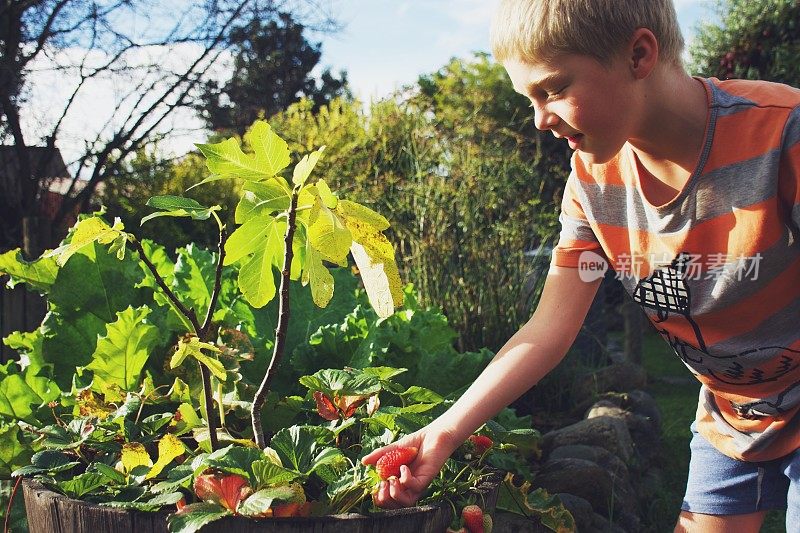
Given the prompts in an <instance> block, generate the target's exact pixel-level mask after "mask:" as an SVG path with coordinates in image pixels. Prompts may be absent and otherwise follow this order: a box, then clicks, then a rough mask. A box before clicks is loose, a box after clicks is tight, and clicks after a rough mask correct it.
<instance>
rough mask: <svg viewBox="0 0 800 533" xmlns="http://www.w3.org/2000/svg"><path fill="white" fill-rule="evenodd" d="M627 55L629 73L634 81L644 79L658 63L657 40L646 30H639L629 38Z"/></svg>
mask: <svg viewBox="0 0 800 533" xmlns="http://www.w3.org/2000/svg"><path fill="white" fill-rule="evenodd" d="M627 53H628V62H629V65H630V69H631V73H632V74H633V75H634V77H635V78H636V79H644V78H646V77H647V76H649V75H650V73H651V72H652V71H653V69H654V68H655V66H656V64H657V63H658V39H656V36H655V35H654V34H653V32H652V31H650V30H648V29H647V28H639V29H637V30H636V31H634V32H633V35H632V36H631V39H630V41H629V45H628V49H627Z"/></svg>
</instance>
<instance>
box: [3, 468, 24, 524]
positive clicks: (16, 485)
mask: <svg viewBox="0 0 800 533" xmlns="http://www.w3.org/2000/svg"><path fill="white" fill-rule="evenodd" d="M21 482H22V476H18V477H17V481H16V482H14V489H13V490H12V491H11V497H9V498H8V508H7V509H6V519H5V522H4V524H3V531H4V532H5V533H9V532H10V531H11V530H10V529H9V527H8V525H9V523H10V522H11V506H12V505H14V497H15V496H16V495H17V489H18V488H19V484H20V483H21Z"/></svg>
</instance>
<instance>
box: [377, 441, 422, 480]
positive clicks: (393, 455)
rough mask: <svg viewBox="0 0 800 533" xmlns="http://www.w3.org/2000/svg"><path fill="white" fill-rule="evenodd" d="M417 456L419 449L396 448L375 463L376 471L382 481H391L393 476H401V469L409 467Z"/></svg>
mask: <svg viewBox="0 0 800 533" xmlns="http://www.w3.org/2000/svg"><path fill="white" fill-rule="evenodd" d="M416 456H417V449H416V448H414V447H407V448H395V449H394V450H391V451H388V452H386V453H385V454H383V455H382V456H381V458H380V459H378V461H377V462H376V463H375V471H376V472H378V475H379V476H380V478H381V479H389V478H390V477H392V476H395V477H398V476H400V467H401V466H402V465H407V464H408V463H410V462H411V461H413V460H414V458H415V457H416Z"/></svg>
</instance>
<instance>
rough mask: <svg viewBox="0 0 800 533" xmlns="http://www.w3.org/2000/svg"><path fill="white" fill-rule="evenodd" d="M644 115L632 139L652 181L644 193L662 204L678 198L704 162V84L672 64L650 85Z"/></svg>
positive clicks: (706, 109) (646, 87) (705, 108)
mask: <svg viewBox="0 0 800 533" xmlns="http://www.w3.org/2000/svg"><path fill="white" fill-rule="evenodd" d="M646 82H647V85H646V86H645V87H644V90H645V91H646V94H645V96H644V98H645V108H646V110H645V112H644V113H643V117H642V120H641V121H640V127H639V133H638V134H637V135H636V136H634V137H632V138H631V139H629V141H628V142H629V144H630V145H631V147H632V148H633V151H634V152H635V154H636V155H637V157H638V159H639V162H640V163H641V166H642V167H643V169H644V170H646V171H647V172H646V173H645V174H650V177H652V178H653V179H652V180H650V181H651V182H652V183H651V184H650V186H649V187H648V188H649V189H650V190H648V191H645V192H646V193H647V194H648V196H649V198H648V199H649V200H650V201H651V202H652V203H654V204H656V205H661V204H664V203H667V202H668V201H669V200H671V199H672V198H674V197H675V195H677V193H678V192H680V191H681V190H682V189H683V186H684V185H685V184H686V182H687V181H688V179H689V177H690V176H691V175H692V172H694V170H695V168H696V167H697V164H698V162H699V160H700V154H701V152H702V149H703V142H704V139H705V133H706V124H707V121H708V100H707V96H706V90H705V87H704V86H703V83H702V82H701V81H699V80H696V79H694V78H692V77H691V76H689V75H688V74H686V72H685V71H684V70H683V68H681V67H678V66H674V65H667V66H664V67H662V68H660V69H657V70H656V71H654V72H653V76H652V77H651V78H648V80H646Z"/></svg>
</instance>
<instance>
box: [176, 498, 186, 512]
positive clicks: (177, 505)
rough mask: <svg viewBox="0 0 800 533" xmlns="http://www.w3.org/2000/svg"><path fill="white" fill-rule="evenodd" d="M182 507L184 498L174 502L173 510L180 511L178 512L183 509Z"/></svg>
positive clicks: (184, 502)
mask: <svg viewBox="0 0 800 533" xmlns="http://www.w3.org/2000/svg"><path fill="white" fill-rule="evenodd" d="M184 507H186V498H181V499H180V500H178V501H177V502H175V508H176V509H177V510H178V511H180V510H181V509H183V508H184Z"/></svg>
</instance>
